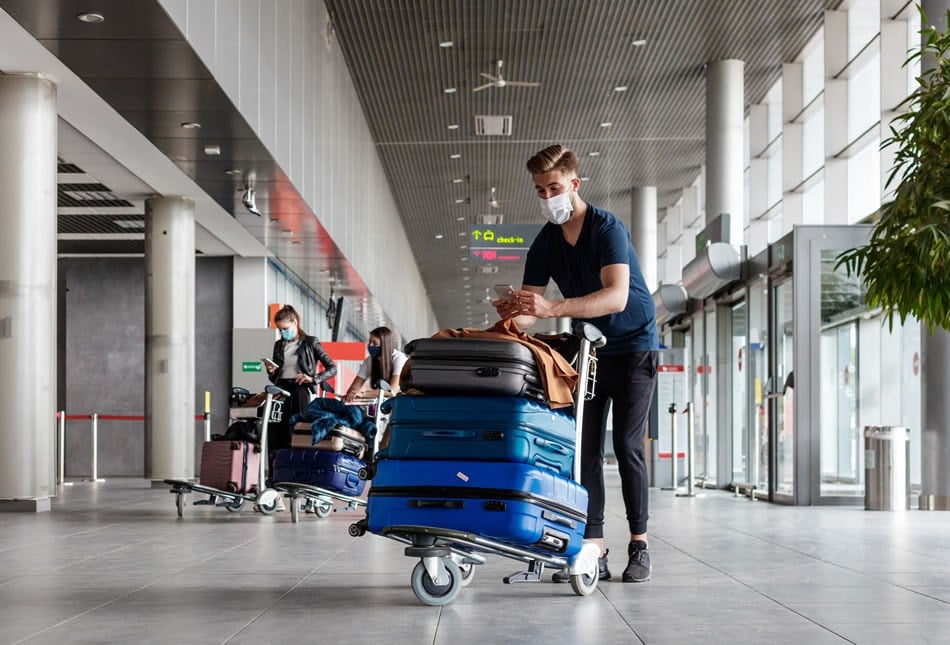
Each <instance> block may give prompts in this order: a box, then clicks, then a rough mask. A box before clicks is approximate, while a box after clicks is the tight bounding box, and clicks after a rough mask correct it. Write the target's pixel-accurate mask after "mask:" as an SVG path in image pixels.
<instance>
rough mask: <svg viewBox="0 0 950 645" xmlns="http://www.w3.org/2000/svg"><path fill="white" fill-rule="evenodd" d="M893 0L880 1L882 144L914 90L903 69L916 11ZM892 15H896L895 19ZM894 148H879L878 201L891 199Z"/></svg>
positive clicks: (904, 110)
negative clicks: (888, 185)
mask: <svg viewBox="0 0 950 645" xmlns="http://www.w3.org/2000/svg"><path fill="white" fill-rule="evenodd" d="M895 4H896V3H895V2H894V0H882V2H881V56H880V60H881V126H880V127H881V141H885V140H886V139H887V138H888V137H890V136H891V121H892V120H893V119H894V117H896V116H898V115H899V114H901V113H903V112H906V111H907V107H906V106H901V103H902V102H903V101H904V99H906V98H907V96H908V95H909V94H910V93H911V92H912V91H913V90H914V87H913V86H912V82H913V81H914V79H913V75H912V73H911V71H910V66H906V67H905V66H904V61H905V60H906V59H907V51H908V50H909V49H910V42H909V38H908V20H907V18H908V17H910V16H909V14H910V12H915V11H917V8H916V7H915V6H914V5H907V6H906V7H904V10H903V12H902V13H900V14H899V15H897V12H898V11H901V7H899V6H895ZM895 16H897V17H896V18H895ZM895 152H896V151H895V149H894V146H893V145H891V146H886V147H884V148H882V149H881V202H882V203H884V202H887V201H889V200H890V199H891V192H892V191H889V190H888V188H887V179H888V177H889V176H890V173H891V168H892V167H893V165H894V155H895Z"/></svg>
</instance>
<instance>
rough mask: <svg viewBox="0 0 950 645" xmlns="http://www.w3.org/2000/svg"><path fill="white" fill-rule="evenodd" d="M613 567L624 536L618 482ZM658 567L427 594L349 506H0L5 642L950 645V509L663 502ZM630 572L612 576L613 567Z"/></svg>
mask: <svg viewBox="0 0 950 645" xmlns="http://www.w3.org/2000/svg"><path fill="white" fill-rule="evenodd" d="M610 483H611V484H612V485H611V486H610V493H609V495H610V496H609V499H608V502H609V503H608V510H609V514H608V526H607V532H608V546H609V547H611V549H612V550H613V553H612V557H611V568H612V569H613V571H614V573H615V574H619V573H620V571H622V569H623V566H624V564H625V563H624V557H623V555H624V551H625V535H624V533H625V529H624V524H625V523H624V521H623V519H622V513H623V510H622V509H623V507H622V504H621V503H620V494H619V489H618V488H617V485H616V484H617V481H616V474H615V473H614V474H611V476H610ZM651 512H652V520H651V523H650V528H651V535H652V539H651V552H652V555H653V561H654V578H653V580H652V581H650V582H648V583H645V584H638V585H634V584H623V583H620V582H616V581H612V582H607V583H602V585H601V586H600V588H599V589H598V591H597V592H595V594H594V595H593V596H591V597H587V598H582V597H577V596H574V595H573V594H572V592H571V590H570V587H569V586H568V585H554V584H552V583H550V582H548V580H549V579H550V578H549V576H548V575H545V582H543V583H539V584H525V585H504V584H502V583H501V578H502V576H503V575H505V574H507V573H511V572H514V571H516V570H517V569H518V568H519V564H518V563H516V562H513V561H510V560H505V559H502V558H497V557H496V558H492V559H490V560H489V563H488V564H487V565H484V566H482V567H480V568H479V569H478V571H477V573H476V576H475V579H474V581H473V583H472V585H471V586H470V587H468V588H466V589H464V590H463V591H462V593H461V595H460V596H459V597H458V599H456V601H455V602H454V603H452V604H451V605H448V606H446V607H442V608H438V607H427V606H424V605H422V604H420V603H419V601H418V600H416V598H415V596H414V595H413V594H412V591H411V590H410V588H409V572H410V571H411V569H412V566H413V565H414V561H413V560H410V559H409V558H406V557H405V556H403V555H402V548H403V547H402V546H401V545H400V544H398V543H396V542H392V541H389V540H386V539H383V538H379V537H376V536H372V535H368V536H365V537H362V538H359V539H354V538H350V537H348V536H347V533H346V527H347V525H348V524H349V523H350V522H351V521H353V520H354V519H356V518H357V517H358V515H357V514H355V513H334V514H333V515H331V516H330V517H329V518H327V519H324V520H318V519H316V518H315V517H313V516H312V515H308V516H306V517H304V518H302V520H301V522H300V523H299V524H296V525H295V524H292V523H291V522H290V517H289V513H280V514H278V515H276V516H274V517H270V518H265V517H261V516H259V515H256V514H254V513H253V512H251V511H249V510H246V511H244V512H242V513H240V514H232V513H228V512H227V511H225V510H223V509H207V508H187V509H186V511H185V517H184V518H183V519H180V520H179V519H177V518H176V516H175V509H174V498H173V497H172V496H171V495H169V494H168V493H167V492H166V491H165V490H151V489H149V488H145V487H144V483H142V482H131V481H126V482H121V481H115V482H107V483H105V484H98V485H89V484H86V485H76V486H74V487H70V488H67V489H65V490H64V494H63V495H62V496H61V497H60V498H58V499H57V500H56V502H55V504H54V510H53V511H52V512H51V513H45V514H40V515H26V514H22V515H21V514H0V642H2V643H15V642H21V641H27V642H30V643H143V642H144V643H224V642H228V643H312V642H313V643H315V642H321V643H333V642H341V643H347V644H349V643H434V644H445V645H449V644H451V645H460V644H465V643H478V644H480V645H485V644H493V643H532V642H534V643H542V642H549V643H637V642H644V643H704V644H705V643H808V644H813V643H845V642H855V643H900V645H909V644H911V643H947V642H950V514H948V513H926V512H918V511H913V512H910V513H907V514H891V513H868V512H865V511H863V510H859V509H857V508H827V507H824V508H789V507H782V506H772V505H768V504H765V503H752V502H749V501H748V500H747V499H745V498H735V497H733V496H731V495H729V494H726V493H719V492H710V493H708V494H707V495H706V496H705V497H702V498H697V499H683V498H674V497H673V496H672V494H671V493H668V492H661V491H654V492H653V495H652V511H651ZM618 577H619V575H618Z"/></svg>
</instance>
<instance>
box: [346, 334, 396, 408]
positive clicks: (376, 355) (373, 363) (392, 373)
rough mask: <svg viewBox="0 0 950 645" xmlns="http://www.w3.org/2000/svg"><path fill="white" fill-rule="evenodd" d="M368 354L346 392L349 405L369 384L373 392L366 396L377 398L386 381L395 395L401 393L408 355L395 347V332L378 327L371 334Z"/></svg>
mask: <svg viewBox="0 0 950 645" xmlns="http://www.w3.org/2000/svg"><path fill="white" fill-rule="evenodd" d="M366 353H367V354H369V355H368V356H367V357H366V360H364V361H363V364H362V365H360V371H359V372H357V374H356V378H354V379H353V383H351V384H350V387H349V389H348V390H347V391H346V396H345V397H344V399H345V400H346V401H347V402H348V403H349V402H351V401H353V400H354V399H355V398H356V397H357V396H358V395H359V394H361V393H363V390H364V388H365V387H366V385H367V384H369V386H370V388H372V390H371V391H369V392H366V396H368V397H374V398H375V396H376V394H377V392H376V390H378V389H379V382H380V381H386V382H387V383H389V385H390V387H392V390H393V393H396V392H398V391H399V377H400V375H401V374H402V368H403V367H404V366H405V364H406V355H405V354H403V353H402V352H400V351H399V350H398V349H396V348H395V347H393V332H392V330H390V329H389V327H377V328H376V329H374V330H373V331H371V332H370V333H369V342H368V343H367V344H366Z"/></svg>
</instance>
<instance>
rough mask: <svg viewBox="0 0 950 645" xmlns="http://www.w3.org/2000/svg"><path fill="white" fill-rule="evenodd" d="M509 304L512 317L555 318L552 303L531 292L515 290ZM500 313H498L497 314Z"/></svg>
mask: <svg viewBox="0 0 950 645" xmlns="http://www.w3.org/2000/svg"><path fill="white" fill-rule="evenodd" d="M507 302H509V303H510V305H511V308H512V310H513V311H514V313H513V314H512V316H509V317H515V316H531V317H532V318H555V317H556V316H557V314H556V313H555V311H554V303H553V302H551V301H550V300H548V299H547V298H545V297H544V296H542V295H541V294H539V293H535V292H533V291H525V290H517V291H514V292H513V293H512V298H511V300H509V301H507ZM499 313H500V312H499Z"/></svg>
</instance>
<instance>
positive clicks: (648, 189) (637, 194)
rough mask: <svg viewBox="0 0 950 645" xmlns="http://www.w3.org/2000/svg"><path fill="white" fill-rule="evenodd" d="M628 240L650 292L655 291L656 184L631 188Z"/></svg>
mask: <svg viewBox="0 0 950 645" xmlns="http://www.w3.org/2000/svg"><path fill="white" fill-rule="evenodd" d="M630 241H631V242H633V249H634V250H635V251H636V252H637V259H638V260H639V261H640V271H641V272H642V273H643V279H644V280H645V281H646V283H647V289H649V290H650V293H653V292H654V291H656V285H657V275H656V253H657V245H656V186H641V187H636V188H634V189H633V192H632V199H631V206H630Z"/></svg>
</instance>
